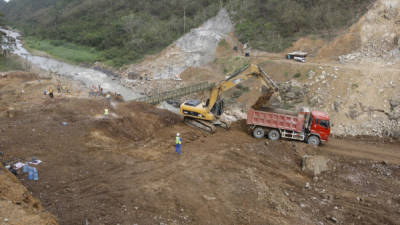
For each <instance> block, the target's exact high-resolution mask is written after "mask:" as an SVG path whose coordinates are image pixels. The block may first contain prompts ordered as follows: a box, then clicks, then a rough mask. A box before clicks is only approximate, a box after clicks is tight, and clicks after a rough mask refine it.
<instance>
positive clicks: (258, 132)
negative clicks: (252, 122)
mask: <svg viewBox="0 0 400 225" xmlns="http://www.w3.org/2000/svg"><path fill="white" fill-rule="evenodd" d="M253 136H254V137H255V138H257V139H260V138H263V137H265V131H264V129H262V128H261V127H256V128H255V129H254V130H253Z"/></svg>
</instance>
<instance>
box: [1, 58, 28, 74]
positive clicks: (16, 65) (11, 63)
mask: <svg viewBox="0 0 400 225" xmlns="http://www.w3.org/2000/svg"><path fill="white" fill-rule="evenodd" d="M10 70H23V66H22V64H21V63H20V62H19V61H17V59H16V57H4V56H1V57H0V71H2V72H5V71H10Z"/></svg>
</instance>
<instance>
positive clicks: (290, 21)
mask: <svg viewBox="0 0 400 225" xmlns="http://www.w3.org/2000/svg"><path fill="white" fill-rule="evenodd" d="M229 2H230V4H229V8H230V10H231V11H235V12H236V13H235V14H234V20H235V21H236V22H237V23H236V34H237V36H238V37H239V40H240V41H242V42H243V43H245V42H249V44H250V46H252V47H255V48H258V49H262V50H267V51H273V52H279V51H282V50H284V49H286V48H288V47H290V46H291V44H292V43H293V41H295V40H297V39H298V38H299V37H302V36H305V35H312V36H313V37H314V38H315V37H316V36H318V37H322V38H328V39H331V38H333V37H334V35H335V32H336V31H337V30H340V29H341V28H343V27H346V26H349V25H351V24H353V23H354V22H355V21H357V19H358V18H359V17H360V16H361V15H362V14H364V13H365V12H366V10H367V7H368V6H369V5H370V4H371V3H373V2H375V0H302V1H299V0H231V1H229Z"/></svg>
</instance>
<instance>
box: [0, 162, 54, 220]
mask: <svg viewBox="0 0 400 225" xmlns="http://www.w3.org/2000/svg"><path fill="white" fill-rule="evenodd" d="M0 180H1V182H0V221H2V222H4V224H10V225H11V224H12V225H26V224H47V225H57V224H58V222H57V220H56V218H55V217H54V216H53V215H51V214H50V213H48V212H46V211H45V210H44V209H43V207H42V205H41V204H40V202H39V201H38V200H37V199H35V198H33V197H32V196H31V194H30V193H29V191H28V190H27V189H26V188H25V187H24V186H23V185H22V184H21V183H20V182H19V181H18V179H17V178H16V177H15V176H14V175H12V174H11V173H10V172H8V171H7V170H6V169H5V168H4V167H3V165H1V163H0Z"/></svg>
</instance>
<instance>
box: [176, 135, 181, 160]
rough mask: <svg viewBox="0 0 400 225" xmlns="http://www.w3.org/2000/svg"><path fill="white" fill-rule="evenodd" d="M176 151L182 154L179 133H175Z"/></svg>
mask: <svg viewBox="0 0 400 225" xmlns="http://www.w3.org/2000/svg"><path fill="white" fill-rule="evenodd" d="M176 152H177V153H178V154H179V155H180V154H182V138H181V137H180V134H179V133H177V134H176Z"/></svg>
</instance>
